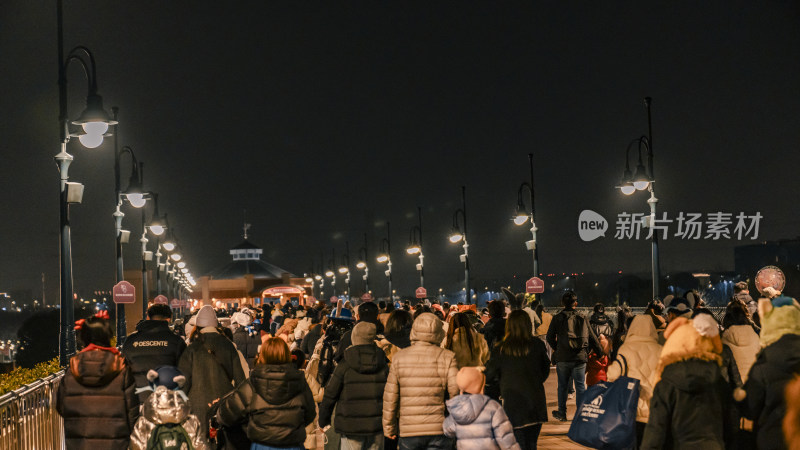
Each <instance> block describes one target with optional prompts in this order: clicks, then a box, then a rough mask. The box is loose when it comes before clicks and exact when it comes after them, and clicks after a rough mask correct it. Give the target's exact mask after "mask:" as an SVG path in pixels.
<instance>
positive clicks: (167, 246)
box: [163, 242, 175, 252]
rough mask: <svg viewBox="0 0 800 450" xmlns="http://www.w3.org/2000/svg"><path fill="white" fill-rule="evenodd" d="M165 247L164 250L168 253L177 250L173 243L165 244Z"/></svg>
mask: <svg viewBox="0 0 800 450" xmlns="http://www.w3.org/2000/svg"><path fill="white" fill-rule="evenodd" d="M163 245H164V250H166V251H168V252H171V251H173V250H175V244H173V243H172V242H164V244H163Z"/></svg>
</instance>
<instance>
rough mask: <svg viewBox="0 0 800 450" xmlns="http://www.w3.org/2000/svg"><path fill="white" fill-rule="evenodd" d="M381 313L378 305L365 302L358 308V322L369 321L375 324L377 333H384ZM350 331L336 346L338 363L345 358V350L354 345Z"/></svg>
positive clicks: (335, 357)
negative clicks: (379, 316)
mask: <svg viewBox="0 0 800 450" xmlns="http://www.w3.org/2000/svg"><path fill="white" fill-rule="evenodd" d="M379 313H380V310H379V309H378V305H376V304H375V303H372V302H364V303H362V304H360V305H358V308H356V321H357V323H361V322H367V323H371V324H374V325H375V329H376V330H377V334H379V335H383V323H382V322H381V321H380V320H378V314H379ZM350 333H352V330H347V331H345V333H344V334H343V335H342V338H341V339H340V340H339V346H338V347H336V353H335V354H334V356H333V360H334V361H336V362H337V363H338V362H339V361H341V360H342V358H344V351H345V350H347V347H350V345H352V342H351V339H352V338H351V337H350Z"/></svg>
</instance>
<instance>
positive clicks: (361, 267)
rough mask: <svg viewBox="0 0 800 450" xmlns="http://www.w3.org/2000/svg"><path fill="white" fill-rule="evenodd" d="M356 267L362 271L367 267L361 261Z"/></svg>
mask: <svg viewBox="0 0 800 450" xmlns="http://www.w3.org/2000/svg"><path fill="white" fill-rule="evenodd" d="M356 267H358V268H359V269H363V268H365V267H367V265H366V264H365V263H364V262H363V261H362V262H359V263H358V264H356Z"/></svg>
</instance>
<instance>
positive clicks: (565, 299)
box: [561, 291, 578, 308]
mask: <svg viewBox="0 0 800 450" xmlns="http://www.w3.org/2000/svg"><path fill="white" fill-rule="evenodd" d="M577 301H578V296H577V295H575V292H574V291H567V292H564V295H562V296H561V305H563V306H564V308H572V307H573V306H574V305H575V303H576V302H577Z"/></svg>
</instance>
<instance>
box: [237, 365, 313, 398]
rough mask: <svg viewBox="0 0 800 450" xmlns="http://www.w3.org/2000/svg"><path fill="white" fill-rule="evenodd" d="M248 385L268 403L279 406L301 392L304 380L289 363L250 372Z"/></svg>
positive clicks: (257, 366)
mask: <svg viewBox="0 0 800 450" xmlns="http://www.w3.org/2000/svg"><path fill="white" fill-rule="evenodd" d="M250 383H251V384H252V385H253V388H254V389H255V390H256V392H258V395H260V396H261V397H263V398H264V400H266V401H267V402H268V403H270V404H272V405H281V404H283V403H286V402H288V401H289V400H291V399H292V398H294V397H295V396H297V395H298V394H300V393H301V392H303V385H305V384H306V380H305V377H304V376H303V374H302V373H301V372H300V371H299V370H297V369H296V368H295V367H294V365H293V364H291V363H288V364H264V365H256V367H255V368H254V369H253V370H252V371H251V372H250Z"/></svg>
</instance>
